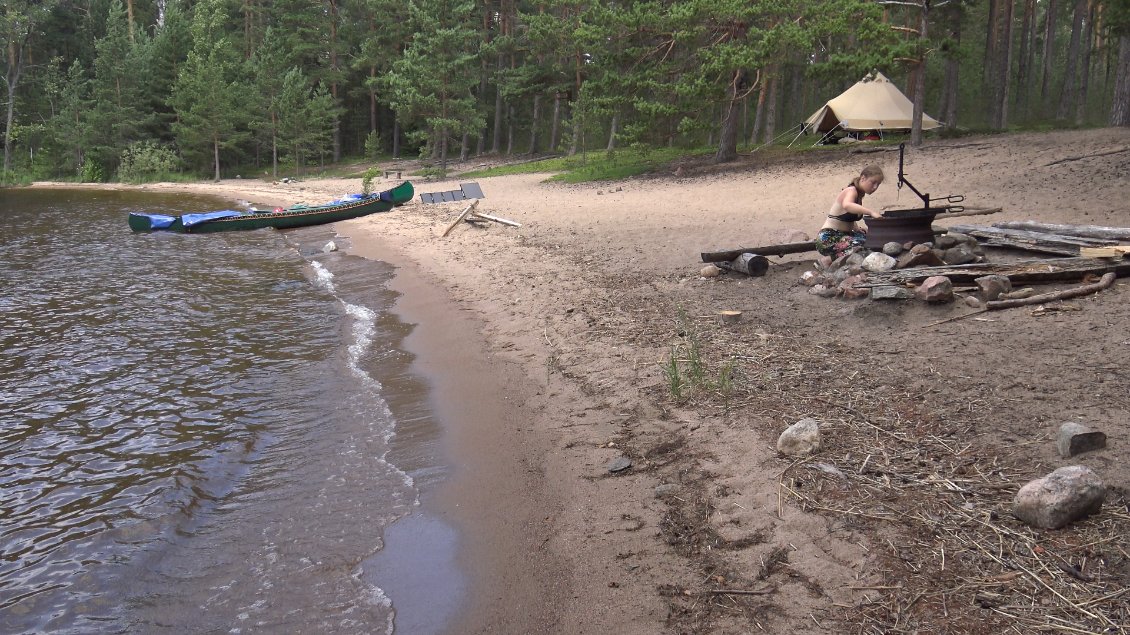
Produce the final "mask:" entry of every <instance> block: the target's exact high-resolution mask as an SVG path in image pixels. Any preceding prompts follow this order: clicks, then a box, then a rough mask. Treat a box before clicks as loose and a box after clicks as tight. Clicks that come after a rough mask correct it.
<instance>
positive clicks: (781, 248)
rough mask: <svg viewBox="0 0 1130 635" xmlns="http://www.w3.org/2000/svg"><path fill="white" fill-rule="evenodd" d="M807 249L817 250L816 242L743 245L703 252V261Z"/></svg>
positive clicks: (793, 252) (800, 251)
mask: <svg viewBox="0 0 1130 635" xmlns="http://www.w3.org/2000/svg"><path fill="white" fill-rule="evenodd" d="M806 251H816V242H815V241H811V240H806V241H804V242H802V243H785V244H783V245H765V246H764V247H742V248H740V249H731V250H729V251H705V252H702V254H701V255H702V261H703V262H730V261H732V260H733V259H735V258H737V257H738V256H740V255H742V254H757V255H758V256H784V255H787V254H802V253H804V252H806Z"/></svg>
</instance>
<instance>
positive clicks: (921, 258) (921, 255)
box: [896, 243, 946, 269]
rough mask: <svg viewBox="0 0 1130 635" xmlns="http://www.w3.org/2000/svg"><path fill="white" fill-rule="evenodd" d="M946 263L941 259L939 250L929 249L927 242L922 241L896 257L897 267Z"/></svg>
mask: <svg viewBox="0 0 1130 635" xmlns="http://www.w3.org/2000/svg"><path fill="white" fill-rule="evenodd" d="M944 264H946V263H945V262H943V261H942V254H941V252H939V251H937V250H934V249H931V248H930V245H929V244H926V243H923V244H921V245H915V246H914V247H911V248H910V251H908V252H906V253H904V254H903V255H901V256H899V257H898V264H897V265H896V266H897V267H898V268H899V269H907V268H910V267H940V266H942V265H944Z"/></svg>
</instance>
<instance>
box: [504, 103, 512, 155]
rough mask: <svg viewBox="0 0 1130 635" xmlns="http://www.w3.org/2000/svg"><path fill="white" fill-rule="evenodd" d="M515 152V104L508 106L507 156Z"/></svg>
mask: <svg viewBox="0 0 1130 635" xmlns="http://www.w3.org/2000/svg"><path fill="white" fill-rule="evenodd" d="M513 152H514V106H509V105H508V106H506V156H510V155H511V154H513Z"/></svg>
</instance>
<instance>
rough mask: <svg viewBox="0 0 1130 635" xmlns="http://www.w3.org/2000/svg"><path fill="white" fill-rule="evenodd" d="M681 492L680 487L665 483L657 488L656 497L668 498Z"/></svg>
mask: <svg viewBox="0 0 1130 635" xmlns="http://www.w3.org/2000/svg"><path fill="white" fill-rule="evenodd" d="M677 491H679V486H678V485H676V484H674V483H664V484H662V485H656V486H655V497H656V498H666V497H668V496H671V495H672V494H674V493H675V492H677Z"/></svg>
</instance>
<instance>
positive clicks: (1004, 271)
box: [856, 258, 1130, 287]
mask: <svg viewBox="0 0 1130 635" xmlns="http://www.w3.org/2000/svg"><path fill="white" fill-rule="evenodd" d="M1089 273H1091V274H1095V275H1104V274H1107V273H1114V274H1117V275H1118V276H1121V277H1125V276H1130V262H1126V261H1121V260H1096V259H1094V258H1044V259H1040V260H1024V261H1021V262H1014V263H988V262H977V263H973V264H968V265H954V266H943V267H915V268H911V269H895V270H893V271H883V272H875V273H869V274H867V277H866V278H865V279H864V282H863V283H862V284H857V285H856V286H857V287H874V286H882V285H892V284H894V285H905V284H914V283H918V282H921V281H923V280H925V279H926V278H929V277H930V276H946V277H948V278H949V279H950V281H951V282H953V283H955V284H956V283H964V282H973V281H974V280H975V279H977V278H980V277H981V276H987V275H990V274H998V275H1002V276H1008V279H1009V280H1011V281H1012V282H1013V283H1014V284H1016V283H1020V284H1029V283H1032V284H1035V283H1041V282H1063V281H1065V280H1067V281H1075V280H1081V279H1082V278H1083V276H1085V275H1087V274H1089Z"/></svg>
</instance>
